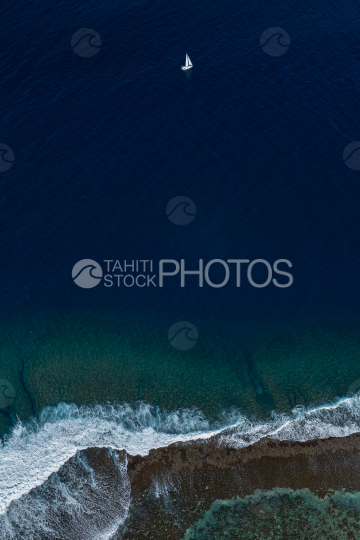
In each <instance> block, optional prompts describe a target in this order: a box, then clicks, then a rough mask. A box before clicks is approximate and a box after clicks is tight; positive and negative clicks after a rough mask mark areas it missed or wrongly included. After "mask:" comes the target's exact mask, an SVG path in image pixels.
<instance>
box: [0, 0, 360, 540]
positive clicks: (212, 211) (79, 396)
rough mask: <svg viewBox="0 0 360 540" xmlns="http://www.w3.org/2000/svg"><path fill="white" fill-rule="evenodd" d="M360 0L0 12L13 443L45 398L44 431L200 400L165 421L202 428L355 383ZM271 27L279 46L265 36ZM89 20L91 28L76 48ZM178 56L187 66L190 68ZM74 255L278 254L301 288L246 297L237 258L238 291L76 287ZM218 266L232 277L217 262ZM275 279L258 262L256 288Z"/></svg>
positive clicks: (174, 283)
mask: <svg viewBox="0 0 360 540" xmlns="http://www.w3.org/2000/svg"><path fill="white" fill-rule="evenodd" d="M358 8H359V4H358V2H352V1H350V2H347V3H346V4H343V5H342V6H339V4H338V3H336V2H332V1H323V0H320V1H317V2H315V1H310V2H307V3H305V4H304V3H302V4H301V3H300V4H299V3H298V2H294V1H288V2H284V1H283V0H276V1H274V2H272V3H270V4H269V3H267V2H263V1H260V0H259V1H255V2H240V3H239V2H233V1H231V0H225V1H222V2H219V1H214V2H207V1H204V0H198V1H197V2H193V1H190V0H189V1H188V0H185V2H181V3H178V2H174V1H173V0H168V1H167V2H162V1H160V0H151V1H139V2H136V1H135V2H132V0H119V1H118V2H114V1H112V0H102V1H101V2H96V1H95V0H91V1H87V2H76V1H75V2H74V1H72V2H70V1H69V0H61V1H59V2H54V1H51V2H50V3H49V2H47V3H46V2H39V1H29V0H19V1H18V2H16V3H8V4H7V5H6V6H3V7H1V8H0V28H1V36H2V47H1V52H0V74H1V78H0V92H1V100H0V145H2V146H0V157H1V163H0V168H2V169H3V170H1V171H0V253H1V267H0V275H1V304H0V345H1V349H0V383H1V384H0V386H1V388H2V397H1V396H0V432H1V434H7V436H10V440H12V439H11V437H13V438H14V437H15V435H14V431H13V430H14V429H16V428H15V426H16V423H17V422H18V420H19V419H20V420H21V421H23V422H25V424H24V425H26V422H28V420H29V418H37V419H38V420H37V421H38V422H40V425H45V423H46V422H47V421H49V417H46V418H45V419H43V420H39V418H42V416H41V415H43V414H44V410H45V409H44V408H45V407H51V408H52V409H51V411H53V412H52V413H51V414H50V413H47V414H50V417H51V418H52V420H51V421H52V422H55V423H56V421H57V420H54V418H57V416H56V415H57V414H58V415H59V416H58V417H59V418H61V419H62V418H64V417H66V415H69V417H71V415H72V414H73V413H72V412H65V413H64V412H63V409H61V407H63V408H64V407H65V408H66V407H70V408H71V407H80V406H89V407H103V406H105V404H106V403H111V404H114V403H117V404H124V403H127V404H129V405H128V406H129V407H130V406H131V407H135V408H136V407H150V409H147V410H151V411H152V409H151V407H152V406H155V407H159V408H160V409H161V410H163V409H166V410H167V411H184V410H186V411H189V410H190V409H192V408H193V407H195V408H196V411H202V413H200V412H199V414H200V417H199V418H198V417H197V416H196V414H198V413H196V412H194V411H193V412H192V413H191V415H195V417H196V418H197V420H194V419H193V416H191V415H190V416H191V418H192V420H189V417H188V416H186V414H188V413H186V414H185V413H179V414H180V416H181V415H182V414H185V416H186V418H185V417H183V416H181V421H179V424H177V428H176V429H175V428H173V427H172V428H171V429H170V428H169V426H167V427H166V429H165V428H164V429H165V431H166V430H170V432H171V433H173V431H174V429H175V431H176V432H177V433H178V432H181V433H183V432H186V433H188V432H192V431H206V430H207V429H210V426H211V425H212V424H211V422H212V421H215V420H214V419H218V418H219V415H221V414H227V415H234V414H240V415H245V416H246V417H247V418H248V417H251V418H252V419H253V420H252V421H254V422H256V421H264V422H265V420H266V419H268V418H269V417H270V415H271V413H272V411H275V413H276V414H291V410H292V409H293V408H294V407H298V408H299V407H307V408H309V407H314V406H316V407H318V406H324V405H326V404H328V403H330V402H331V403H333V402H335V401H336V400H338V399H341V398H344V397H345V396H349V395H352V394H354V393H355V392H357V391H358V390H359V388H360V363H359V356H360V334H359V304H360V287H359V279H358V266H359V263H360V250H359V237H360V223H359V200H360V162H359V157H358V155H357V148H358V147H360V143H359V144H358V146H357V145H356V144H355V146H353V147H349V148H348V149H347V150H345V154H344V156H343V152H344V149H346V147H347V146H348V145H349V144H350V143H352V142H354V141H358V140H360V127H359V125H360V124H359V112H358V105H359V103H360V99H359V92H360V60H359V51H358V19H359V17H358ZM272 27H279V28H280V29H283V30H284V31H285V34H286V33H287V34H288V37H289V40H288V41H287V37H286V35H285V37H284V35H283V36H280V37H279V38H278V37H277V36H276V35H275V37H273V38H271V40H272V41H271V40H270V41H271V42H270V45H269V42H267V41H266V39H267V38H266V39H265V38H264V39H265V41H263V42H262V45H263V47H261V46H260V38H261V36H262V35H263V33H264V32H265V31H266V30H267V29H268V28H272ZM83 28H86V29H90V37H86V36H87V34H86V35H85V37H84V38H83V39H84V40H85V41H81V39H82V38H81V39H80V41H79V39H78V38H76V37H75V38H73V36H74V34H75V33H76V32H77V31H78V30H80V29H83ZM275 34H276V33H275ZM91 36H95V37H91ZM72 38H73V41H72ZM74 40H75V41H74ZM86 40H87V41H86ZM89 40H90V41H89ZM274 40H275V41H274ZM79 43H80V44H79ZM84 43H85V44H84ZM81 47H82V48H81ZM269 47H270V48H269ZM271 47H273V49H271ZM282 48H283V49H286V50H285V52H284V51H283V50H282ZM274 51H275V53H276V52H277V53H279V54H276V55H274V54H273V53H274ZM186 53H187V54H189V56H190V58H191V61H192V63H193V68H191V69H190V70H188V71H182V70H181V66H182V65H184V62H185V54H186ZM280 53H281V54H280ZM3 145H6V147H4V146H3ZM8 147H9V148H10V151H9V149H8ZM4 148H5V149H4ZM11 151H12V152H13V154H14V160H13V161H14V162H13V164H12V166H11V167H10V166H9V165H8V164H9V160H12V154H11ZM349 156H350V157H349ZM344 157H345V161H344ZM5 169H6V170H5ZM175 197H187V198H189V199H190V200H191V201H193V203H194V204H195V206H196V216H195V218H194V219H193V220H192V221H191V223H188V224H187V225H178V224H176V223H173V222H172V221H171V220H170V219H168V217H167V212H166V208H167V205H168V203H169V201H171V200H172V199H173V198H175ZM83 259H91V260H94V261H97V262H98V263H99V264H100V265H101V266H102V268H103V270H105V267H106V266H105V263H104V261H105V260H119V261H121V262H123V261H124V260H126V261H127V262H128V263H129V262H131V261H132V260H135V261H136V260H152V261H154V263H153V264H154V267H155V266H156V270H158V261H159V260H161V259H172V260H176V261H178V262H180V260H181V259H184V260H185V262H186V269H188V270H196V269H197V268H198V267H199V260H200V259H202V260H203V261H204V265H205V264H206V263H207V262H208V261H211V260H213V259H221V260H224V261H227V260H228V259H247V260H249V261H254V260H256V259H263V260H266V261H268V262H269V264H270V265H273V264H274V262H275V261H276V260H279V259H286V260H288V261H290V262H291V264H292V267H291V269H289V267H287V266H286V265H285V266H284V265H283V266H282V267H281V268H282V269H283V270H284V271H288V272H290V273H291V275H292V276H293V284H292V285H291V286H290V287H285V288H280V287H276V286H275V285H274V284H273V283H272V282H270V283H269V285H268V286H266V287H263V288H256V287H253V286H251V284H250V283H249V281H248V280H247V278H246V265H245V266H244V267H243V268H244V270H242V274H241V286H240V287H236V277H235V266H234V265H232V266H231V275H230V279H229V282H228V283H227V284H226V286H224V287H219V288H217V287H211V286H209V285H208V284H207V283H206V282H205V284H204V286H203V287H199V282H198V277H197V276H196V275H188V276H187V277H186V285H185V287H181V286H180V276H179V275H177V276H174V277H168V278H165V281H164V287H159V282H158V278H156V284H157V286H156V287H155V286H152V285H151V284H150V286H149V287H136V286H133V287H126V286H120V287H116V286H113V287H105V286H104V282H103V281H102V282H101V283H100V284H99V285H98V286H96V287H94V288H91V289H84V288H81V287H78V286H77V285H76V283H74V281H73V279H72V269H73V267H74V265H75V264H76V263H77V262H78V261H80V260H83ZM169 268H170V267H169ZM279 268H280V266H279ZM155 273H157V274H158V272H157V271H156V272H155ZM210 275H211V279H212V281H213V282H214V283H220V282H221V281H222V280H223V279H224V269H223V268H222V266H221V263H218V264H217V265H214V267H213V269H212V270H211V274H210ZM266 276H267V273H266V271H265V267H264V265H262V264H258V265H257V267H256V268H254V273H253V277H254V280H255V281H256V282H257V283H263V282H264V281H265V280H266ZM273 277H276V275H273ZM281 280H283V281H281ZM279 281H280V282H282V283H286V278H284V277H283V278H281V277H279ZM179 321H186V322H189V323H191V324H192V325H194V326H195V330H196V332H197V334H196V336H195V337H196V339H197V342H196V345H195V346H194V347H193V348H191V349H190V348H189V350H183V349H184V347H181V346H180V347H174V346H172V344H171V338H170V335H169V336H168V332H169V328H171V326H172V325H173V324H175V323H177V322H179ZM169 339H170V341H169ZM185 348H186V347H185ZM119 406H120V405H119ZM121 406H123V405H121ZM59 407H60V409H61V410H60V409H59ZM160 409H159V410H160ZM49 410H50V409H46V411H49ZM54 411H55V412H54ZM59 411H60V412H59ZM71 411H72V409H71ZM234 411H237V412H234ZM84 414H85V413H84ZM86 414H90V413H89V411H88V412H87V413H86ZM86 414H85V417H86ZM99 414H100V413H99ZM101 414H105V413H104V412H102V413H101ZM106 414H107V413H106ZM106 414H105V416H106ZM117 414H118V413H117ZM119 414H120V413H119ZM122 414H123V413H121V414H120V416H121V415H122ZM134 414H135V413H134ZM149 414H150V415H152V414H155V416H156V414H157V413H155V412H151V413H149ZM189 414H190V413H189ZM201 414H203V415H204V416H201ZM135 415H136V414H135ZM106 418H107V417H106ZM205 418H208V419H209V418H211V420H205ZM227 418H228V421H227V422H228V424H229V423H231V422H230V420H229V418H230V417H227ZM231 418H232V419H233V418H234V417H233V416H231ZM42 422H43V424H42ZM109 422H110V420H109ZM181 422H182V423H181ZM187 422H188V423H187ZM192 422H195V423H192ZM197 422H198V423H197ZM201 422H205V424H206V422H210V423H209V424H206V425H205V424H202V423H201ZM216 422H219V420H216ZM344 422H345V421H344ZM140 423H141V422H140ZM345 423H346V422H345ZM145 424H146V422H145ZM185 424H186V426H187V427H186V426H185ZM353 424H354V422H353V421H352V425H353ZM355 424H356V425H357V421H356V422H355ZM355 424H354V425H355ZM151 425H152V424H151ZM166 425H167V424H166ZM179 426H180V427H179ZM184 426H185V427H184ZM216 426H217V427H216V429H217V428H219V424H216ZM195 427H196V429H195ZM23 429H25V428H23ZM81 429H82V428H81ZM354 429H355V428H354ZM85 431H86V430H85ZM11 434H13V435H11ZM16 436H18V435H16ZM69 437H70V436H69ZM84 437H85V435H84ZM85 439H86V442H84V444H83V445H80V446H81V448H83V447H84V448H85V447H86V446H89V445H91V440H90V439H88V438H86V437H85ZM115 439H116V437H115ZM69 440H70V439H69ZM99 440H100V439H99ZM116 441H117V442H116V444H115V442H111V443H110V442H109V441H107V443H106V444H109V446H114V447H120V446H121V444H120V443H119V441H118V439H116ZM168 443H169V441H168V440H166V441H165V442H164V440H162V439H161V441H160V442H159V441H158V442H156V443H154V442H150V443H147V445H148V446H146V444H145V446H144V448H145V449H143V452H145V451H147V450H146V448H147V449H148V448H150V447H155V446H159V445H161V444H168ZM62 444H63V445H64V448H65V447H66V448H68V447H67V446H66V445H67V444H68V443H65V442H64V441H60V442H59V441H58V445H59V446H58V448H61V445H62ZM69 444H70V443H69ZM102 444H103V442H101V441H100V442H99V446H101V445H102ZM134 444H135V443H134ZM117 445H118V446H117ZM94 446H96V444H94ZM140 446H141V445H140ZM70 447H71V450H68V451H67V453H66V452H65V453H64V456H67V457H64V460H63V461H66V459H68V457H69V456H70V455H74V454H75V450H74V451H73V447H72V446H71V444H70V446H69V448H70ZM141 448H142V447H141ZM139 452H140V451H139ZM140 453H141V452H140ZM30 454H31V452H30V451H29V455H30ZM20 459H21V458H20ZM44 460H45V457H44ZM45 461H46V460H45ZM45 461H44V463H45ZM60 461H61V460H60ZM59 463H60V462H59ZM43 467H44V468H45V469H46V465H43ZM46 470H48V474H51V473H53V472H54V471H55V470H56V468H55V469H51V467H50V468H49V469H46ZM14 474H15V473H14ZM20 476H21V475H20ZM46 477H47V476H46V475H45V478H46ZM39 482H40V481H39ZM33 485H35V484H34V483H32V481H30V480H29V483H28V484H26V486H28V487H26V486H25V487H24V488H21V489H23V491H21V490H20V491H21V493H27V491H28V490H29V489H30V488H31V486H33ZM36 485H39V483H37V484H36ZM1 489H3V490H4V493H5V492H6V490H7V487H6V485H5V486H2V487H1V485H0V490H1ZM6 493H7V492H6ZM6 497H7V499H6V500H7V501H10V500H12V498H13V495H11V494H7V495H6ZM4 504H5V503H4ZM6 504H7V503H6ZM0 510H1V507H0ZM24 530H25V529H24ZM4 534H5V533H4ZM6 534H10V533H8V532H7V533H6ZM14 534H15V533H14ZM22 534H23V535H24V534H25V533H24V532H23V533H22ZM78 534H79V536H78V538H83V537H82V536H81V535H80V533H78ZM23 537H25V536H23ZM4 538H15V536H4ZM64 538H65V536H64ZM84 538H85V537H84ZM109 538H110V536H109Z"/></svg>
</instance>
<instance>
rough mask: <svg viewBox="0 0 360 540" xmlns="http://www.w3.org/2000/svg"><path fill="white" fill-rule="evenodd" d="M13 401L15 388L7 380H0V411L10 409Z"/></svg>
mask: <svg viewBox="0 0 360 540" xmlns="http://www.w3.org/2000/svg"><path fill="white" fill-rule="evenodd" d="M14 399H15V388H14V387H13V385H12V384H11V382H9V381H8V380H7V379H0V409H7V408H8V407H10V405H11V404H12V402H13V401H14Z"/></svg>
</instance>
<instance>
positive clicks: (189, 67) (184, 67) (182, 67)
mask: <svg viewBox="0 0 360 540" xmlns="http://www.w3.org/2000/svg"><path fill="white" fill-rule="evenodd" d="M191 68H192V66H181V69H183V70H184V71H185V69H191Z"/></svg>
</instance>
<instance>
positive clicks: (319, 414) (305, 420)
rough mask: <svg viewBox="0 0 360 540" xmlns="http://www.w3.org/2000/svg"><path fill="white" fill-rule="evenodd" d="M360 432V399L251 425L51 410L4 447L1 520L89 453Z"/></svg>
mask: <svg viewBox="0 0 360 540" xmlns="http://www.w3.org/2000/svg"><path fill="white" fill-rule="evenodd" d="M359 431H360V401H359V397H358V396H357V395H354V396H352V397H349V398H344V399H342V400H340V401H338V402H337V403H334V404H328V405H324V406H322V407H318V408H314V409H309V410H305V409H304V408H296V409H294V411H293V412H292V414H291V415H280V414H274V415H273V416H272V417H271V419H270V420H269V421H267V422H258V421H255V420H254V421H251V420H249V419H248V418H246V417H244V416H243V415H241V414H240V413H239V412H236V411H232V412H231V413H228V414H224V415H223V416H222V419H221V421H219V422H218V423H216V424H211V423H210V422H209V421H208V420H207V419H206V418H205V417H204V415H203V414H202V413H201V412H200V411H197V410H192V411H191V410H183V411H176V412H173V413H161V412H160V411H158V410H156V409H154V408H152V407H150V406H149V405H146V404H143V403H142V404H139V405H138V406H137V407H136V408H135V409H134V408H132V407H130V406H129V405H117V406H110V405H108V406H100V405H98V406H95V407H80V408H79V407H77V406H75V405H67V404H60V405H58V406H57V407H52V408H50V407H48V408H46V409H45V410H44V411H43V413H42V414H41V416H40V418H39V420H38V422H37V423H36V424H35V423H34V422H33V423H30V424H24V423H21V422H19V423H18V425H17V426H16V428H14V430H13V432H12V434H11V435H10V436H9V437H8V438H7V439H6V440H5V442H4V444H3V446H2V447H0V514H4V513H5V512H6V509H7V508H8V507H9V505H10V503H11V502H12V501H15V500H17V499H19V498H20V497H22V496H23V495H25V494H26V493H29V491H30V490H32V489H33V488H35V487H37V486H40V485H42V484H43V483H44V482H45V481H46V480H47V479H48V478H49V476H50V475H51V474H52V473H55V472H56V471H58V470H59V468H60V467H61V466H62V465H63V464H64V463H65V462H66V461H68V460H69V459H70V458H71V457H72V456H74V455H75V454H76V453H77V452H78V451H79V450H83V449H86V448H89V447H108V448H114V449H119V450H120V449H121V450H122V449H124V450H126V451H127V452H128V453H129V454H131V455H142V456H143V455H146V454H148V453H149V451H150V450H151V449H155V448H160V447H164V446H168V445H170V444H172V443H174V442H177V441H184V442H185V441H190V440H196V439H207V438H210V437H211V436H213V435H215V434H219V433H221V439H222V441H223V442H224V443H226V444H228V445H232V446H236V447H239V448H240V447H243V446H247V445H249V444H252V443H254V442H256V441H258V440H259V439H261V438H262V437H265V436H270V437H273V438H277V439H280V440H300V441H304V440H309V439H313V438H327V437H341V436H346V435H349V434H351V433H355V432H359Z"/></svg>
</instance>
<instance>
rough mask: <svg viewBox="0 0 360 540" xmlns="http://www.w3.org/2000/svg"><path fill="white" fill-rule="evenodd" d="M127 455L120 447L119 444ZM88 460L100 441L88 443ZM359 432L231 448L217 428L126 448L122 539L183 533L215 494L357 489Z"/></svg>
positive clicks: (98, 452)
mask: <svg viewBox="0 0 360 540" xmlns="http://www.w3.org/2000/svg"><path fill="white" fill-rule="evenodd" d="M118 453H119V456H122V457H124V455H125V452H124V451H118ZM86 454H87V456H88V458H89V459H90V460H91V462H92V465H93V466H95V467H96V463H100V462H102V457H101V456H105V455H106V454H107V452H106V450H105V449H94V448H93V449H88V450H87V451H86ZM359 457H360V433H355V434H352V435H349V436H347V437H339V438H336V437H332V438H328V439H312V440H308V441H306V442H300V441H279V440H276V439H270V438H264V439H261V440H260V441H258V442H256V443H254V444H252V445H250V446H247V447H244V448H241V449H235V448H230V447H228V446H225V445H224V444H221V441H220V438H219V436H215V437H213V438H211V439H209V440H207V441H192V442H189V443H174V444H171V445H170V446H168V447H163V448H159V449H157V450H151V451H150V453H149V454H148V455H146V456H144V457H142V456H131V455H129V454H127V459H128V466H127V471H128V475H129V478H130V482H131V498H132V504H131V507H130V512H129V515H128V517H127V519H126V530H125V533H124V536H123V539H124V540H145V539H146V540H151V539H154V540H155V538H156V540H165V539H166V540H181V539H182V538H183V537H184V535H185V532H186V530H187V529H188V528H189V527H190V526H191V525H192V524H193V523H194V522H195V521H197V520H198V519H200V518H201V517H202V516H203V514H204V512H205V511H207V510H209V508H210V507H211V505H212V503H214V501H215V500H217V499H221V500H227V499H233V498H235V497H245V496H247V495H252V494H253V493H254V492H255V491H256V490H261V491H269V490H272V489H273V488H290V489H293V490H300V489H304V488H308V489H309V490H310V491H312V492H313V493H314V494H316V495H317V496H318V497H321V498H324V497H327V496H329V495H330V494H331V493H334V492H336V491H341V490H346V491H347V492H357V491H360V475H359V474H358V472H359V470H360V465H359Z"/></svg>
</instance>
